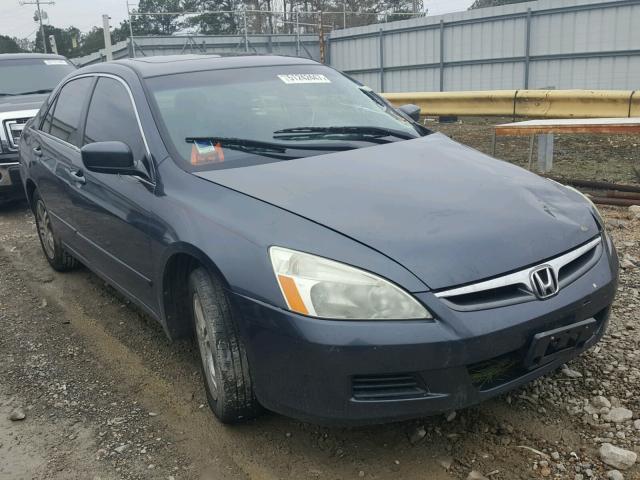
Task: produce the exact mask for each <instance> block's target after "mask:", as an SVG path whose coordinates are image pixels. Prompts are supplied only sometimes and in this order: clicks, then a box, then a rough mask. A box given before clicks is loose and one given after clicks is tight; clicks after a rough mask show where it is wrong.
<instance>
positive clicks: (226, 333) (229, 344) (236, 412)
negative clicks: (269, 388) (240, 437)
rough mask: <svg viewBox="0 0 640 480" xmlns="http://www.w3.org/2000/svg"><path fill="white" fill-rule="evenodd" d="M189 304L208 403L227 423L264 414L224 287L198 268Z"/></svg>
mask: <svg viewBox="0 0 640 480" xmlns="http://www.w3.org/2000/svg"><path fill="white" fill-rule="evenodd" d="M189 299H190V301H189V303H190V305H191V311H192V315H193V324H194V329H195V336H196V340H197V343H198V350H199V351H200V360H201V362H200V364H201V367H202V376H203V380H204V385H205V389H206V393H207V401H208V402H209V406H210V407H211V410H212V411H213V413H214V414H215V415H216V417H218V419H219V420H220V421H221V422H223V423H238V422H242V421H246V420H249V419H251V418H254V417H256V416H257V415H259V414H260V411H261V407H260V404H259V403H258V401H257V399H256V397H255V394H254V392H253V382H252V380H251V375H250V373H249V363H248V361H247V354H246V351H245V347H244V344H243V342H242V339H241V338H240V335H239V333H238V327H237V324H236V322H235V320H234V318H233V315H232V312H231V306H230V304H229V299H228V297H227V294H226V293H225V291H224V289H223V287H222V285H221V283H220V282H219V281H218V280H217V279H215V278H212V276H211V275H209V273H207V271H206V270H204V269H202V268H197V269H196V270H194V271H193V272H192V273H191V275H190V277H189Z"/></svg>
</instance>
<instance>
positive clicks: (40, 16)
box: [20, 0, 55, 53]
mask: <svg viewBox="0 0 640 480" xmlns="http://www.w3.org/2000/svg"><path fill="white" fill-rule="evenodd" d="M41 4H42V5H55V2H50V1H41V0H35V2H26V1H21V2H20V5H36V6H37V7H38V21H39V22H40V35H41V36H42V50H43V51H44V53H47V40H46V39H45V38H44V25H43V24H42V10H41V9H40V5H41Z"/></svg>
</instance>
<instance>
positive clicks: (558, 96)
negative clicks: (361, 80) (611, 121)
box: [383, 90, 640, 118]
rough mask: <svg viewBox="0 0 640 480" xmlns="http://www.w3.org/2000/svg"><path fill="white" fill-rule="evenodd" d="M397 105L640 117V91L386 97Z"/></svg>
mask: <svg viewBox="0 0 640 480" xmlns="http://www.w3.org/2000/svg"><path fill="white" fill-rule="evenodd" d="M383 95H384V96H385V97H386V98H387V99H388V100H389V101H390V102H392V103H393V104H395V105H402V104H405V103H413V104H416V105H418V106H419V107H420V108H421V109H422V114H423V115H436V116H437V115H460V116H514V115H515V116H519V117H535V118H607V117H608V118H614V117H615V118H623V117H640V91H635V92H634V91H625V90H492V91H468V92H408V93H385V94H383Z"/></svg>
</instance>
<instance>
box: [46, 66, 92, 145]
mask: <svg viewBox="0 0 640 480" xmlns="http://www.w3.org/2000/svg"><path fill="white" fill-rule="evenodd" d="M92 85H93V78H80V79H78V80H72V81H70V82H69V83H67V84H66V85H65V86H64V87H62V90H61V91H60V94H59V95H58V99H57V100H56V104H55V106H54V107H53V115H51V116H50V113H51V110H50V112H49V113H48V114H47V116H46V117H45V121H44V125H43V131H45V132H47V133H50V134H51V135H53V136H54V137H56V138H59V139H60V140H63V141H65V142H67V143H70V144H72V145H75V146H76V147H78V146H80V138H79V134H78V132H79V130H80V121H81V117H82V108H83V106H84V104H85V102H86V101H87V98H88V96H89V95H90V93H91V86H92Z"/></svg>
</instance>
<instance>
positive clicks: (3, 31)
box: [0, 0, 473, 39]
mask: <svg viewBox="0 0 640 480" xmlns="http://www.w3.org/2000/svg"><path fill="white" fill-rule="evenodd" d="M25 1H33V2H35V0H25ZM41 1H46V0H41ZM129 1H130V3H137V2H135V1H134V0H129ZM126 2H127V0H55V5H43V6H42V8H43V9H44V10H45V11H46V12H47V13H48V15H49V23H51V24H52V25H55V26H56V27H60V28H65V27H68V26H70V25H73V26H75V27H78V28H79V29H80V30H81V31H83V32H86V31H88V30H91V28H93V27H94V26H102V15H103V14H105V13H106V14H108V15H109V16H110V17H111V25H113V26H116V25H119V24H120V22H121V21H122V20H124V19H125V18H126V16H127V3H126ZM20 3H21V2H20V1H19V0H0V35H8V36H10V37H19V38H24V37H29V38H30V39H34V38H35V34H36V31H37V28H38V25H37V23H36V22H34V21H33V13H34V12H35V10H36V7H35V5H22V6H21V5H20ZM424 3H425V6H426V7H427V8H428V9H429V14H430V15H440V14H443V13H449V12H456V11H461V10H466V9H467V8H468V7H469V6H470V5H471V4H472V3H473V0H424Z"/></svg>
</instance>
